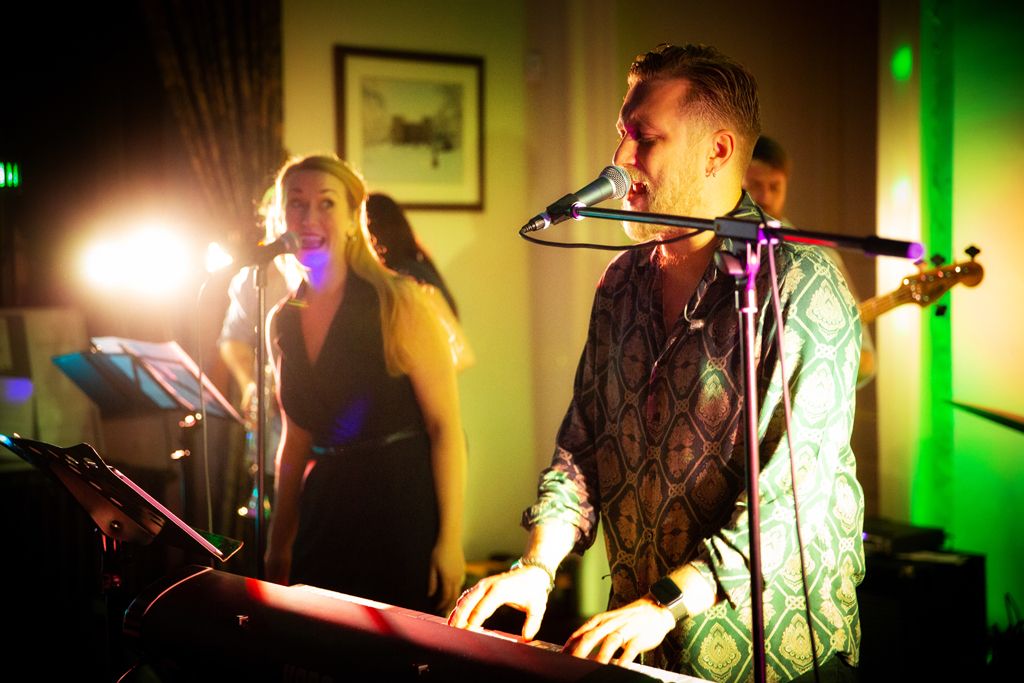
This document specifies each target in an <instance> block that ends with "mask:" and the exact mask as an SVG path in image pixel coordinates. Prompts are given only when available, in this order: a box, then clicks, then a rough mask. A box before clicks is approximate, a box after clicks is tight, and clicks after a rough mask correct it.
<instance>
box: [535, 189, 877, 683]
mask: <svg viewBox="0 0 1024 683" xmlns="http://www.w3.org/2000/svg"><path fill="white" fill-rule="evenodd" d="M755 211H756V207H755V205H754V204H753V203H752V202H751V201H750V199H749V197H747V196H746V194H744V197H743V200H742V201H741V202H740V204H739V205H738V207H737V209H736V210H735V211H734V212H733V214H732V215H734V216H737V217H753V216H754V215H755V213H754V212H755ZM723 246H724V245H723ZM775 253H776V257H775V260H776V268H777V273H778V278H779V289H780V294H781V309H782V317H783V321H784V329H785V336H784V342H785V353H786V357H785V364H784V365H785V370H786V374H787V376H788V378H789V386H790V391H791V397H792V410H793V412H792V430H793V433H792V444H793V449H794V451H795V454H796V472H797V482H798V486H797V493H798V502H799V509H800V520H801V529H802V532H803V541H804V547H805V554H804V557H805V561H806V564H807V572H808V582H809V594H810V597H811V603H812V605H811V614H812V617H813V621H814V632H815V637H816V640H817V644H818V648H819V652H818V657H819V662H823V661H824V660H825V659H826V658H828V657H830V656H833V655H836V654H837V655H838V656H839V657H841V658H842V659H843V660H845V661H846V662H848V663H850V664H856V663H857V658H858V650H859V642H860V624H859V619H858V614H857V596H856V591H855V588H856V586H857V584H858V583H860V581H861V580H862V578H863V576H864V554H863V547H862V539H861V529H862V522H863V513H864V499H863V493H862V491H861V487H860V484H859V483H858V482H857V478H856V463H855V461H854V456H853V452H852V451H851V449H850V432H851V429H852V425H853V414H854V395H855V382H856V375H857V367H858V362H859V357H860V339H861V333H860V319H859V317H858V315H857V307H856V303H855V301H854V300H853V298H852V297H851V295H850V293H849V290H848V289H847V286H846V283H845V282H844V280H843V277H842V275H840V273H839V272H838V270H837V268H836V266H835V264H834V262H833V261H832V259H830V258H828V257H827V256H826V255H825V254H824V253H823V252H822V250H820V249H818V248H816V247H810V246H805V245H797V244H792V243H783V244H781V245H778V246H777V247H776V251H775ZM762 262H763V267H762V268H761V272H760V274H759V275H758V278H757V295H758V301H759V305H760V310H759V313H758V319H757V330H756V332H757V340H756V345H755V354H756V357H757V375H758V395H759V399H760V405H759V406H758V408H759V410H760V413H759V415H760V421H759V435H760V444H761V451H760V453H761V473H760V477H759V488H760V499H761V501H760V502H761V530H760V531H761V548H762V570H763V573H764V586H765V590H764V618H765V619H764V623H765V639H766V643H765V649H766V655H767V669H768V680H769V681H775V680H781V681H785V680H790V679H792V678H794V677H796V676H797V675H799V674H801V673H804V672H806V671H808V670H810V668H811V667H812V661H811V645H810V640H809V638H808V633H807V621H806V616H805V610H804V598H803V590H802V587H801V575H800V558H799V554H798V551H797V540H796V533H795V529H794V527H795V522H794V513H793V495H792V487H791V484H790V465H789V445H788V443H787V439H786V435H785V415H784V408H783V403H782V390H781V382H782V374H781V370H780V363H779V358H778V352H777V349H776V346H775V335H776V326H775V318H774V314H773V312H772V307H771V300H770V294H771V287H770V274H769V269H768V264H767V257H766V255H764V254H762ZM659 268H660V265H659V263H658V259H657V255H656V254H655V253H654V251H653V249H644V250H637V251H630V252H626V253H625V254H622V255H621V256H619V257H617V258H616V259H615V260H614V261H613V262H612V263H611V264H610V265H609V267H608V268H607V270H606V271H605V273H604V276H603V277H602V280H601V282H600V285H599V286H598V290H597V295H596V297H595V301H594V307H593V311H592V314H591V321H590V330H589V334H588V338H587V343H586V347H585V348H584V351H583V356H582V358H581V360H580V364H579V368H578V369H577V374H576V380H575V385H574V394H573V399H572V402H571V404H570V406H569V410H568V413H567V414H566V417H565V420H564V422H563V423H562V427H561V429H560V430H559V434H558V439H557V448H556V450H555V454H554V458H553V461H552V464H551V467H550V468H548V469H546V470H545V471H544V473H543V474H542V475H541V483H540V497H539V499H538V501H537V503H536V504H535V505H533V506H532V507H531V508H529V509H527V510H526V511H525V512H524V515H523V523H524V525H525V526H527V527H530V526H532V525H535V524H543V523H544V522H545V521H546V520H552V519H557V520H561V521H566V522H569V523H570V524H573V525H575V527H576V528H577V544H576V551H577V552H583V551H584V550H585V549H586V548H588V547H590V545H591V544H592V543H593V541H594V533H595V529H596V527H597V521H598V516H599V515H600V518H601V520H602V522H603V529H604V537H605V543H606V546H607V550H608V561H609V565H610V568H611V597H610V600H609V608H610V609H614V608H617V607H621V606H623V605H625V604H628V603H629V602H632V601H633V600H636V599H637V598H640V597H642V596H643V595H645V594H646V593H647V590H648V588H649V586H650V585H651V584H652V583H654V582H655V581H657V580H658V579H659V578H660V577H662V576H664V575H665V574H667V573H668V572H669V571H671V570H672V569H674V568H676V567H679V566H681V565H683V564H686V563H692V564H693V565H694V566H695V567H696V568H697V569H698V570H700V571H701V573H702V574H703V575H704V577H705V578H706V579H707V580H708V581H709V582H711V584H712V585H716V586H717V587H718V594H719V597H720V599H719V600H718V602H717V603H716V604H715V605H714V606H713V607H711V608H710V609H708V610H707V611H705V612H704V613H702V614H699V615H696V616H693V617H691V618H689V619H685V620H684V621H682V622H681V623H680V624H677V626H676V628H675V629H674V630H673V631H672V632H671V633H670V634H669V635H668V636H667V637H666V638H665V640H664V641H663V642H662V644H661V646H660V647H659V648H658V649H656V650H654V651H653V652H651V653H648V654H647V655H646V658H645V660H644V662H645V663H646V664H651V665H654V666H658V667H661V668H664V669H668V670H671V671H678V672H681V673H686V674H689V675H693V676H699V677H702V678H707V679H712V680H716V681H719V680H720V681H745V680H750V679H752V677H753V652H752V648H751V635H750V633H751V621H750V604H751V603H750V571H749V559H748V549H749V534H748V522H747V508H746V492H745V484H744V470H745V464H746V455H745V449H744V447H743V443H744V440H745V439H744V429H743V422H742V419H743V416H742V408H743V384H742V371H741V368H742V357H741V352H740V347H739V342H738V338H739V337H738V329H737V328H738V319H737V314H736V308H735V285H734V281H733V279H732V278H731V277H730V276H727V275H724V274H722V273H720V272H719V271H718V270H717V268H716V266H715V264H714V263H712V264H710V265H709V267H708V269H707V271H706V272H705V273H704V275H703V278H702V280H701V282H700V284H699V285H698V287H697V290H696V292H695V293H694V295H693V297H692V298H691V300H690V301H689V302H688V303H687V305H686V307H685V308H684V310H683V312H682V314H681V315H680V316H679V319H678V320H677V321H676V323H675V325H674V327H673V328H672V329H671V330H670V331H669V333H668V334H666V331H665V325H664V322H663V319H662V306H661V284H660V283H661V278H660V277H659V276H658V273H659Z"/></svg>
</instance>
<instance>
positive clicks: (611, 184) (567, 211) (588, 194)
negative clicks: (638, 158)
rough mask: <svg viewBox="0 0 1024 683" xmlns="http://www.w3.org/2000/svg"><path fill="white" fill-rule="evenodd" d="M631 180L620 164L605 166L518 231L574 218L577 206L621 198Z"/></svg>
mask: <svg viewBox="0 0 1024 683" xmlns="http://www.w3.org/2000/svg"><path fill="white" fill-rule="evenodd" d="M632 182H633V181H631V180H630V179H629V174H628V173H626V169H624V168H622V167H621V166H606V167H605V169H604V170H603V171H601V175H600V176H598V178H597V179H596V180H594V181H593V182H591V183H589V184H588V185H585V186H583V187H582V188H581V189H579V190H577V191H576V192H574V193H572V194H567V195H565V196H564V197H562V198H561V199H559V200H558V201H557V202H555V203H554V204H551V205H550V206H548V208H547V209H546V210H545V211H544V213H539V214H537V215H536V216H534V217H533V218H531V219H530V222H529V223H527V224H526V225H524V226H523V227H522V228H520V230H519V232H520V233H525V232H534V231H535V230H543V229H544V228H547V227H549V226H552V225H554V224H556V223H561V222H562V221H564V220H567V219H569V218H575V216H573V215H572V210H573V208H574V207H577V206H590V205H592V204H598V203H600V202H603V201H604V200H606V199H622V198H623V197H625V196H626V193H627V192H629V186H630V185H631V184H632Z"/></svg>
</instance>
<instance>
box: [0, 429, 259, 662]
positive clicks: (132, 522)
mask: <svg viewBox="0 0 1024 683" xmlns="http://www.w3.org/2000/svg"><path fill="white" fill-rule="evenodd" d="M0 445H2V446H4V447H6V448H7V449H8V450H10V451H11V452H13V453H14V454H15V455H17V456H18V457H20V458H21V459H22V460H24V461H25V462H27V463H29V464H31V465H33V466H34V467H36V468H37V469H39V470H41V471H42V472H44V473H45V475H46V476H47V477H49V478H51V479H53V480H56V481H58V482H60V484H61V485H63V486H64V488H66V489H67V490H68V492H70V493H71V495H72V496H73V497H74V498H75V499H76V500H77V501H78V502H79V504H81V506H82V507H83V508H84V509H85V510H86V512H87V513H88V514H89V516H90V517H92V520H93V522H95V524H96V527H97V529H98V530H99V531H100V532H101V535H100V537H99V541H100V554H99V559H100V562H99V569H100V585H99V596H100V597H101V598H102V599H103V601H104V604H105V609H104V611H103V614H104V617H103V619H104V621H105V622H106V626H105V628H104V629H103V631H102V632H103V640H104V642H105V643H106V646H105V647H104V648H102V649H103V651H105V662H106V668H107V673H111V672H112V671H114V670H115V668H118V667H119V665H120V663H121V659H122V655H123V653H122V649H121V645H120V643H121V641H120V637H119V632H120V624H119V622H118V619H117V618H116V615H118V614H120V613H121V612H122V610H123V604H122V600H123V596H124V595H128V594H130V591H126V590H125V589H126V588H127V584H130V583H131V582H130V581H128V582H127V583H126V578H127V576H126V574H125V572H124V569H125V559H126V558H129V553H128V550H127V549H128V544H129V543H135V544H138V545H149V544H150V543H152V541H153V540H154V539H156V538H161V539H163V540H164V542H166V543H167V544H170V545H173V546H175V547H177V548H180V549H182V550H184V551H191V552H192V553H193V554H195V553H196V552H199V553H202V554H203V555H204V556H207V557H214V558H216V559H218V560H219V561H220V562H226V561H227V560H228V559H229V558H230V557H231V556H233V555H234V554H235V553H236V552H237V551H238V550H239V549H240V548H241V547H242V543H241V542H239V541H236V540H234V539H232V538H227V537H225V536H220V535H218V534H213V533H210V532H205V531H198V530H195V529H192V528H191V527H189V526H188V525H187V524H185V523H184V522H183V521H181V520H180V519H179V518H178V517H177V516H175V515H174V514H173V513H172V512H171V511H170V510H168V509H167V508H165V507H164V506H163V505H161V504H160V502H159V501H157V500H156V499H154V498H153V497H152V496H150V495H149V494H147V493H146V492H145V491H144V490H143V489H142V488H141V487H139V486H138V485H137V484H135V482H133V481H132V480H131V479H129V478H128V477H127V476H125V475H124V474H122V473H121V472H119V471H118V470H117V469H115V468H113V467H110V466H109V465H107V464H106V463H105V462H103V459H102V458H101V457H100V456H99V454H98V453H96V451H95V450H94V449H93V448H92V446H90V445H88V444H85V443H80V444H78V445H76V446H72V447H70V448H60V447H58V446H54V445H52V444H48V443H44V442H41V441H32V440H30V439H23V438H20V437H18V436H8V435H6V434H0ZM136 569H137V568H136Z"/></svg>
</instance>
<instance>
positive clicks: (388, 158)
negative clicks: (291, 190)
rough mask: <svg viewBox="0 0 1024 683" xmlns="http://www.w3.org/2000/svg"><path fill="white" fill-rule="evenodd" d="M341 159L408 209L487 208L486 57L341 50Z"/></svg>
mask: <svg viewBox="0 0 1024 683" xmlns="http://www.w3.org/2000/svg"><path fill="white" fill-rule="evenodd" d="M334 64H335V70H334V72H335V81H336V82H335V93H336V98H337V146H338V154H339V156H341V157H342V158H343V159H345V160H346V161H348V162H349V163H351V164H352V165H353V166H355V167H356V168H357V169H359V171H360V172H361V173H362V174H363V176H364V177H365V178H366V181H367V184H368V185H369V186H370V188H371V190H372V191H378V192H383V193H385V194H388V195H390V196H391V197H392V198H393V199H394V200H395V201H396V202H398V203H399V204H400V205H401V206H402V207H403V208H406V209H437V210H475V211H480V210H483V207H484V144H483V140H484V72H483V58H482V57H472V56H462V55H448V54H434V53H425V52H404V51H394V50H377V49H369V48H362V47H351V46H346V45H336V46H335V48H334Z"/></svg>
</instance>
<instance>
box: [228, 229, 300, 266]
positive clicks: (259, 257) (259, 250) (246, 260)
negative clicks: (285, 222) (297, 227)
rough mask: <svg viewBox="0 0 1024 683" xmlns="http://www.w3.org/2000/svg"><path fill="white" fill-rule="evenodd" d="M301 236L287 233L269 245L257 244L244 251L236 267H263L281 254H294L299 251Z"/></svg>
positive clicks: (236, 260)
mask: <svg viewBox="0 0 1024 683" xmlns="http://www.w3.org/2000/svg"><path fill="white" fill-rule="evenodd" d="M299 244H300V242H299V236H298V235H296V234H295V233H294V232H286V233H284V234H283V235H281V236H280V237H278V238H277V239H276V240H274V241H273V242H270V243H268V244H257V245H256V246H254V247H250V248H249V249H247V250H244V251H243V252H242V253H241V254H239V256H238V257H237V258H236V259H235V261H234V264H235V265H236V266H239V267H242V266H262V265H266V264H267V263H270V262H271V261H273V260H274V257H276V256H280V255H281V254H294V253H295V252H296V251H298V250H299Z"/></svg>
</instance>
